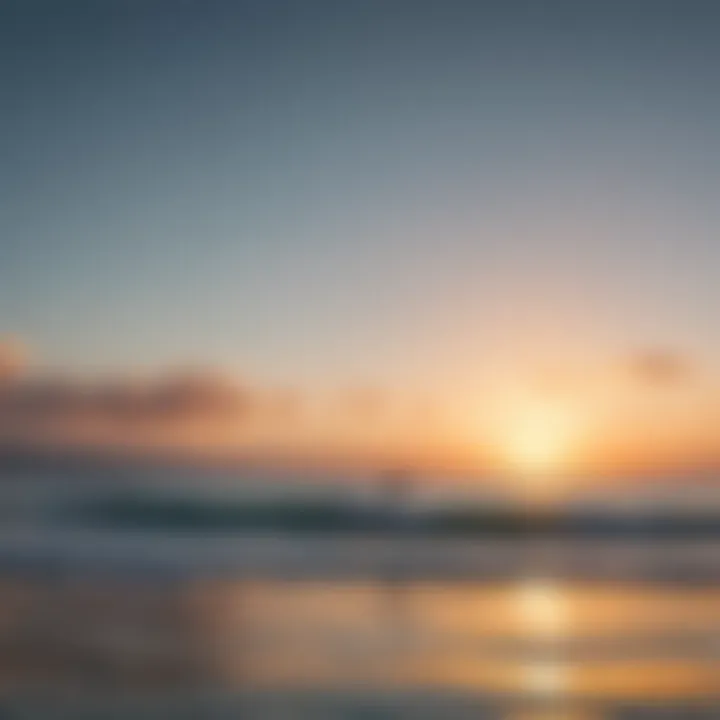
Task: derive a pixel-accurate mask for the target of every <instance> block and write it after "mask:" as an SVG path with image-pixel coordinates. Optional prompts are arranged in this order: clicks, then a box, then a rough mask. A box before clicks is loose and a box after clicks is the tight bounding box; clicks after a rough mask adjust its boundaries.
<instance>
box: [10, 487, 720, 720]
mask: <svg viewBox="0 0 720 720" xmlns="http://www.w3.org/2000/svg"><path fill="white" fill-rule="evenodd" d="M18 488H19V489H18ZM4 492H5V499H6V502H5V503H4V505H3V507H4V509H5V522H4V524H3V526H2V529H1V530H0V602H1V603H2V612H0V688H2V698H3V703H4V705H3V711H4V712H6V713H7V714H8V716H10V717H13V716H18V717H47V718H54V717H88V718H89V717H128V718H129V717H133V718H134V717H148V718H160V717H163V718H164V717H201V718H204V717H217V718H225V717H227V718H230V717H248V718H257V719H258V720H261V719H262V720H265V718H424V717H428V718H429V717H436V718H448V719H449V718H453V717H458V718H465V717H468V718H469V717H473V718H483V717H487V718H515V719H516V720H522V719H523V718H524V719H526V720H530V718H536V720H540V719H541V718H545V720H562V719H563V718H598V719H601V718H633V717H637V718H671V717H672V718H701V717H704V718H718V717H720V582H719V581H720V568H719V567H718V558H720V540H717V541H716V540H714V539H713V538H705V539H684V540H683V539H672V540H671V539H665V540H661V539H642V538H633V539H627V538H625V539H604V540H599V539H588V538H585V539H582V540H580V539H572V538H567V537H565V538H562V539H537V538H535V539H533V538H525V539H518V538H512V537H507V536H505V537H502V538H492V537H454V536H440V537H438V536H435V537H427V536H423V535H422V534H407V533H398V534H390V535H388V534H374V533H372V532H364V533H355V534H342V533H341V534H336V533H328V532H322V533H313V532H307V531H305V532H303V533H300V534H298V533H293V532H287V531H278V530H277V529H267V528H265V529H259V530H258V529H253V530H248V529H234V530H233V529H227V528H223V529H222V530H221V531H217V532H206V531H204V532H200V531H198V530H197V529H188V528H187V527H183V528H178V527H177V526H174V527H171V528H167V527H163V526H162V525H158V526H154V527H149V526H147V525H145V526H143V527H126V526H114V525H110V526H102V525H100V526H99V525H98V524H97V523H83V522H79V521H78V520H77V517H78V516H75V515H73V514H72V513H71V514H68V513H67V512H65V510H67V508H68V507H74V506H76V505H77V503H78V502H81V501H84V499H86V498H87V497H88V496H89V495H92V493H91V492H90V491H89V490H88V486H87V485H86V484H85V483H82V484H80V485H78V486H76V487H75V488H74V489H73V490H72V491H70V489H69V485H64V486H63V485H60V486H58V485H54V486H50V487H48V486H47V485H46V484H45V483H38V484H35V485H34V486H33V485H32V484H30V483H26V484H24V485H23V484H19V485H18V484H13V483H7V484H6V485H5V491H4ZM217 492H218V491H217V488H215V489H214V490H213V493H214V494H215V497H217ZM193 493H195V495H193V497H195V498H197V499H198V502H201V501H202V499H203V498H205V497H206V495H205V494H204V493H203V491H202V486H201V485H198V486H195V487H194V488H193ZM233 493H237V491H236V490H233ZM284 497H287V496H284ZM228 502H229V500H228ZM59 510H62V512H60V511H59ZM80 517H82V516H80Z"/></svg>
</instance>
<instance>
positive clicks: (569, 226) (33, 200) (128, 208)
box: [0, 0, 720, 467]
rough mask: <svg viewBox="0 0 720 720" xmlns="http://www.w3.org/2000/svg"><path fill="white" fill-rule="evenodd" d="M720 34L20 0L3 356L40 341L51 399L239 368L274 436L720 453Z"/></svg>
mask: <svg viewBox="0 0 720 720" xmlns="http://www.w3.org/2000/svg"><path fill="white" fill-rule="evenodd" d="M719 27H720V8H719V7H718V6H717V3H715V2H713V1H712V0H706V1H705V0H602V1H601V0H580V1H578V0H484V1H478V0H473V1H471V0H467V1H462V0H443V2H440V1H439V0H433V1H429V0H344V1H343V2H337V0H304V2H297V1H296V0H226V1H221V0H142V2H141V1H140V0H103V1H102V2H97V0H84V1H82V2H81V1H79V0H65V1H64V2H62V3H58V2H56V1H54V0H6V1H5V2H3V3H2V5H1V6H0V58H1V62H0V87H2V93H3V112H2V114H0V157H2V162H1V163H0V238H2V240H1V242H2V255H1V261H0V309H1V314H0V334H2V335H3V336H4V337H6V338H8V340H7V341H6V342H5V345H4V346H3V347H5V348H6V350H5V351H4V353H0V368H1V367H2V365H3V362H2V358H3V356H7V358H8V363H9V365H12V366H13V367H14V362H10V361H12V360H13V358H15V357H16V355H17V354H18V350H17V348H18V347H27V348H28V351H27V352H28V355H29V357H30V359H31V361H30V362H29V368H30V369H31V371H30V374H31V376H32V377H31V379H30V380H28V379H24V380H23V381H22V382H21V381H19V380H15V379H13V382H12V385H13V386H15V385H22V386H23V387H22V389H18V388H15V390H13V392H15V393H16V394H19V395H22V396H23V397H24V396H26V395H31V396H32V397H34V398H37V396H38V395H42V393H43V392H45V391H46V390H47V386H48V385H50V386H52V389H53V392H55V395H57V394H58V392H57V390H58V388H57V387H55V386H56V385H58V384H59V383H60V382H61V381H60V380H58V379H57V378H58V377H60V376H62V378H64V379H63V380H62V382H63V383H64V387H65V390H64V392H65V395H66V396H68V395H69V396H73V393H75V394H76V395H80V396H82V397H83V398H86V396H87V395H88V394H92V393H89V391H88V389H87V387H86V386H87V383H89V382H90V378H92V379H93V381H94V382H98V381H97V378H98V377H102V378H108V377H111V378H112V380H108V379H103V380H100V381H99V382H100V384H101V385H102V384H103V383H105V385H104V386H103V388H101V390H97V389H96V390H94V391H93V392H95V391H97V393H99V394H101V395H103V393H105V394H107V392H106V390H107V387H106V386H107V385H111V386H112V393H110V394H111V395H112V394H113V393H115V394H114V395H113V397H116V396H117V395H118V394H122V393H121V390H120V389H119V388H120V387H121V386H122V387H123V388H126V385H127V382H128V380H127V378H128V377H132V378H135V377H137V376H139V375H142V376H146V375H151V376H152V378H153V379H152V380H148V381H147V382H148V383H149V384H150V385H152V389H151V390H147V392H148V393H149V394H150V395H151V396H152V397H153V398H155V396H154V395H153V393H154V392H156V390H157V387H156V386H157V385H160V386H162V387H163V388H165V384H166V383H167V382H169V381H168V380H167V378H166V377H165V376H166V375H167V374H168V373H170V372H171V371H172V373H176V372H179V371H178V370H177V369H178V368H179V369H180V370H182V371H183V372H186V370H185V369H187V368H193V369H196V368H202V373H204V374H203V379H202V381H201V382H199V385H201V386H202V388H203V390H202V391H201V392H200V393H199V395H203V393H204V392H206V390H207V387H206V385H210V386H212V387H213V389H212V390H211V391H210V392H209V394H210V395H213V393H215V391H216V389H217V388H215V385H216V384H217V383H219V384H220V385H222V386H223V388H224V387H225V386H226V384H227V383H226V381H225V379H224V378H225V376H226V375H230V376H233V377H236V378H238V382H239V383H240V385H242V387H243V389H244V390H243V392H249V394H251V395H252V396H253V398H255V400H254V404H253V403H251V405H253V407H255V405H257V404H259V405H261V406H262V407H264V408H266V411H265V415H264V417H265V419H264V420H263V423H264V424H263V423H261V424H263V428H264V429H263V430H262V431H260V430H256V431H255V434H254V435H253V434H252V433H250V434H248V435H247V437H250V436H252V437H253V438H256V439H257V437H259V435H262V436H263V437H266V438H267V437H271V436H272V437H273V438H274V440H273V442H274V443H276V444H282V443H283V442H285V441H286V440H287V439H288V438H289V437H290V435H293V437H294V438H295V441H297V442H300V440H298V438H299V437H300V436H303V438H304V440H303V442H306V443H308V442H310V441H309V439H308V438H310V437H311V436H312V437H313V438H314V439H315V440H314V441H315V442H316V443H318V444H322V443H326V444H328V445H333V443H334V444H335V445H336V446H337V447H340V446H342V445H343V443H342V442H340V441H339V440H338V437H335V436H333V437H334V439H333V440H332V441H331V440H330V439H329V435H328V433H327V426H333V428H334V429H337V427H339V426H338V422H339V421H338V418H341V419H342V422H340V425H342V427H344V430H343V431H342V432H341V433H340V434H341V435H342V434H343V433H344V434H345V435H344V436H343V437H344V441H347V440H348V437H360V435H362V436H363V438H364V441H363V442H365V443H370V444H373V443H375V445H376V446H378V447H379V446H380V445H383V443H385V445H384V446H383V447H385V446H387V444H388V443H390V444H393V443H395V446H397V447H400V446H403V447H404V448H406V449H407V448H410V447H411V446H412V448H414V449H413V450H407V452H408V453H410V454H411V455H412V453H413V452H415V453H416V454H417V453H418V452H419V446H423V447H424V448H425V449H427V447H428V445H432V444H433V442H435V443H436V444H437V443H439V444H442V445H443V447H444V448H445V450H444V451H443V452H444V453H445V455H446V456H449V455H450V454H452V452H454V451H452V450H451V449H450V448H451V447H452V448H456V454H457V455H458V456H460V455H462V456H463V457H464V458H466V460H468V462H469V463H470V465H472V464H473V462H475V463H476V465H477V466H478V467H481V466H483V465H484V464H487V452H486V450H487V448H492V447H496V446H507V448H506V449H507V451H508V452H509V453H510V454H511V455H512V454H514V456H515V459H516V460H519V459H521V458H522V457H523V456H526V457H527V460H528V462H529V463H530V464H532V463H533V462H537V463H540V462H541V460H542V457H543V456H545V455H547V456H548V458H549V457H550V456H551V455H553V454H562V452H561V450H560V446H561V445H565V446H567V447H568V448H570V447H571V446H572V445H573V442H575V444H576V445H578V447H579V442H580V441H579V440H575V441H573V440H571V436H573V435H580V434H584V435H585V436H586V437H585V442H586V444H588V447H589V448H590V447H591V449H586V450H585V451H584V452H585V457H586V459H587V458H590V457H592V458H593V459H594V461H595V462H600V461H601V460H603V459H607V458H610V457H613V458H616V459H617V458H620V457H622V458H625V459H626V460H627V461H628V462H630V459H632V461H633V462H636V463H638V464H640V465H642V464H643V462H644V461H647V462H646V464H647V463H648V462H650V461H651V460H652V461H653V462H657V461H660V460H662V457H664V456H663V452H659V451H661V450H665V449H667V447H668V443H670V444H671V445H673V443H674V445H673V448H674V449H673V451H672V452H670V451H669V450H668V453H669V455H668V459H667V463H669V464H672V463H675V464H678V463H680V465H682V464H683V463H685V464H686V465H688V466H689V465H697V464H698V463H705V462H710V461H714V456H712V452H713V451H712V448H713V447H714V446H718V447H720V445H719V444H718V441H720V438H719V437H715V436H714V435H713V434H712V432H713V431H712V429H711V427H710V426H711V425H712V423H713V422H716V421H717V419H718V416H720V324H718V322H717V320H718V310H717V308H719V307H720V283H717V282H716V275H717V268H718V267H720V243H719V242H718V240H717V237H716V234H717V227H718V224H719V223H718V221H719V220H720V203H718V202H717V188H718V187H720V144H719V143H718V142H717V137H716V135H717V128H718V127H720V96H718V93H717V92H716V88H717V74H718V70H717V68H719V67H720V42H718V40H720V38H719V37H718V35H720V30H718V28H719ZM23 353H24V351H23ZM193 372H194V370H193ZM218 374H221V375H222V377H223V380H222V381H218V379H217V378H218ZM0 375H1V373H0ZM70 376H71V377H72V378H73V379H72V381H70V380H67V377H70ZM158 377H159V378H160V379H158ZM13 378H15V375H14V374H13ZM48 378H54V379H48ZM119 378H120V379H119ZM173 378H174V380H173V381H172V382H171V383H170V384H171V385H173V383H176V385H178V384H179V385H180V386H181V387H182V388H183V390H182V391H180V392H179V394H180V395H181V396H183V397H184V394H183V393H184V392H185V390H186V388H187V386H190V387H191V388H192V390H191V391H190V393H189V394H190V395H192V396H193V398H194V400H193V401H190V402H189V405H190V406H193V403H194V401H195V399H196V396H195V395H193V393H196V394H197V393H198V391H197V386H198V382H197V378H196V377H194V376H193V378H191V379H190V380H188V376H187V372H186V374H185V375H183V376H182V378H181V379H180V380H178V378H177V377H175V375H173ZM209 378H211V379H209ZM53 383H55V385H53ZM176 385H173V388H175V389H176ZM38 386H40V387H38ZM68 386H72V388H73V389H70V390H69V389H68ZM248 386H252V391H251V392H250V391H249V390H248ZM42 388H45V390H42ZM163 391H166V388H165V390H163ZM173 392H175V390H174V391H173ZM60 394H62V393H60ZM170 394H171V395H172V393H170ZM258 396H261V398H262V399H261V400H258V399H257V397H258ZM103 397H104V395H103ZM35 402H36V405H35V406H34V407H35V408H36V409H35V410H33V411H32V412H33V413H35V415H34V416H33V418H34V419H33V420H32V422H31V423H30V425H29V428H30V429H29V430H28V432H32V433H34V434H35V435H41V434H43V433H45V432H46V429H42V430H41V429H39V428H38V425H37V423H38V417H37V416H38V415H39V416H40V419H41V420H42V423H41V424H42V426H43V428H45V423H46V422H47V419H46V415H47V412H48V411H47V409H46V408H45V409H42V410H37V405H38V403H37V401H35ZM104 402H105V401H104V400H103V401H99V400H98V401H97V403H96V404H97V407H95V408H94V409H93V410H92V413H97V412H101V413H106V412H110V414H112V413H113V412H115V410H116V406H113V407H114V408H115V410H112V411H108V410H107V407H106V405H105V404H104ZM143 402H145V403H146V404H149V405H153V402H155V400H148V399H147V398H146V399H145V400H144V401H143ZM202 402H205V401H204V400H203V401H202ZM202 402H201V403H200V404H201V405H202ZM23 403H25V404H23ZM54 403H55V404H54V405H53V407H57V405H58V402H57V399H55V400H54ZM73 403H75V401H74V400H73V401H71V402H70V403H69V404H70V405H73ZM6 404H8V406H9V407H10V408H11V409H10V410H6V411H5V413H6V414H7V415H8V417H9V420H8V423H9V424H10V425H13V424H16V415H15V413H17V412H18V410H17V407H18V404H19V405H21V406H23V407H26V405H27V400H18V398H17V397H15V398H14V399H13V400H12V401H7V403H6ZM31 404H32V403H31ZM51 404H52V403H51ZM78 404H80V405H81V404H82V403H75V405H78ZM130 404H132V403H130ZM141 404H142V403H141ZM181 404H182V403H181ZM210 404H212V403H210ZM220 404H221V405H222V403H220ZM241 404H243V407H246V404H244V403H241ZM39 405H41V406H42V405H43V403H39ZM60 405H61V406H62V403H60ZM111 405H112V403H111ZM43 407H44V406H43ZM83 407H84V408H85V409H84V410H83V412H88V410H87V407H85V406H83ZM143 407H145V406H143ZM153 407H154V406H153ZM98 408H100V409H98ZM267 408H275V410H277V412H275V411H272V412H270V411H269V410H267ZM278 408H280V410H278ZM298 408H302V410H301V411H300V410H298ZM308 408H309V409H308ZM318 408H320V409H318ZM322 408H324V410H323V409H322ZM126 410H127V408H126ZM126 410H124V411H123V412H125V415H124V416H123V423H125V425H130V426H132V427H136V425H135V424H134V423H135V416H134V415H132V413H130V416H132V417H131V418H130V419H128V417H129V416H128V414H127V412H126ZM2 412H3V411H2V409H0V425H2V422H3V420H2ZM24 412H25V413H26V415H27V413H28V412H29V411H27V410H25V411H24ZM54 412H55V414H56V416H57V417H56V419H55V420H54V422H57V423H59V424H60V425H61V426H62V427H63V428H67V427H69V426H72V425H73V423H74V422H75V420H74V419H72V418H75V415H74V414H73V413H77V412H78V410H77V407H75V406H74V405H73V408H71V409H69V410H68V411H67V412H68V414H67V415H65V414H63V412H65V411H62V412H58V411H57V410H55V411H54ZM143 412H144V411H143ZM223 412H224V411H223ZM303 412H304V413H305V414H306V415H307V416H308V417H312V418H314V419H312V421H311V420H308V419H307V418H306V420H305V421H304V422H305V426H306V429H305V430H303V431H300V430H298V427H297V425H298V422H300V421H298V420H297V417H296V415H298V414H300V415H302V414H303ZM92 413H91V414H92ZM323 413H324V415H323ZM31 414H32V413H31ZM261 414H262V413H261ZM278 415H279V416H282V422H279V424H278V420H277V416H278ZM320 415H322V417H324V418H325V419H324V420H322V419H318V417H319V416H320ZM290 416H293V417H294V418H295V425H293V423H292V422H290ZM93 417H94V415H93ZM270 417H272V418H273V419H269V418H270ZM658 418H662V421H660V420H658ZM381 420H382V421H381ZM83 422H84V423H85V422H87V421H86V420H84V421H83ZM93 422H94V421H93ZM323 423H324V426H325V430H324V431H323V432H324V433H325V434H324V435H323V434H322V433H321V432H320V430H318V428H319V427H320V426H323ZM343 423H344V424H343ZM90 424H91V425H92V424H93V423H92V422H90ZM300 424H302V422H300ZM125 425H123V428H125ZM291 425H292V426H293V427H294V428H295V429H294V430H292V432H290V430H288V427H289V426H291ZM309 425H312V426H313V428H314V429H313V430H312V432H311V431H309V430H307V426H309ZM391 426H392V427H391ZM618 428H625V429H624V430H622V431H620V430H618ZM608 429H615V430H617V432H616V433H615V435H616V437H615V436H614V435H613V434H612V433H610V434H608ZM63 432H64V431H63ZM113 432H114V433H119V434H120V435H122V436H123V437H124V434H125V433H126V432H127V429H122V430H117V428H116V429H115V430H113ZM188 432H189V431H188ZM213 432H215V431H214V430H213ZM258 433H259V435H258ZM288 433H289V434H288ZM393 433H394V434H393ZM633 433H634V434H633ZM62 434H63V433H61V435H62ZM200 434H201V435H202V433H200ZM221 434H222V433H221ZM190 435H192V437H197V436H198V433H197V431H196V430H193V431H192V432H191V433H190ZM208 435H212V433H210V432H209V433H208ZM222 435H223V437H225V434H222ZM336 435H337V433H336ZM371 435H372V436H373V437H372V438H370V436H371ZM230 436H231V437H234V436H233V435H232V433H230ZM321 436H322V440H321ZM345 436H347V437H345ZM391 436H392V437H393V438H394V439H393V440H392V442H391V441H389V440H388V438H389V437H391ZM243 437H244V438H245V439H244V440H243V442H246V439H247V438H246V436H243ZM440 439H441V441H440ZM183 442H185V441H183ZM227 442H230V444H232V442H231V441H227ZM603 443H605V444H603ZM351 444H352V443H351ZM555 445H556V446H558V447H557V448H556V449H555V451H553V446H555ZM458 448H461V449H458ZM473 448H476V450H477V451H475V450H473ZM386 449H387V448H386ZM563 452H567V449H566V451H563ZM670 455H672V458H671V457H670ZM650 456H652V458H651V457H650ZM711 456H712V457H711ZM473 458H475V459H474V460H473ZM658 458H660V460H658ZM662 462H665V461H664V460H662ZM601 464H602V463H601ZM610 464H612V463H610ZM650 464H652V463H650Z"/></svg>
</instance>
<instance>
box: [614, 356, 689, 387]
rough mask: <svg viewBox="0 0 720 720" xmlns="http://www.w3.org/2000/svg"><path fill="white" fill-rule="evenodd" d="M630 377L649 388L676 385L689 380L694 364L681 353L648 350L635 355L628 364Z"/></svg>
mask: <svg viewBox="0 0 720 720" xmlns="http://www.w3.org/2000/svg"><path fill="white" fill-rule="evenodd" d="M628 369H629V371H630V373H631V375H632V377H633V378H634V379H635V380H637V381H638V382H640V383H643V384H644V385H646V386H650V387H664V386H670V385H677V384H680V383H684V382H687V381H688V380H690V379H691V378H692V377H693V375H694V372H695V368H694V364H693V362H692V361H691V359H690V358H688V357H687V356H686V355H684V354H683V353H680V352H677V351H675V350H669V349H661V348H655V349H649V350H643V351H641V352H638V353H636V354H635V355H634V356H633V357H632V358H631V359H630V362H629V368H628Z"/></svg>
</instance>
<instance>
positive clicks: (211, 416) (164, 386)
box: [0, 370, 266, 445]
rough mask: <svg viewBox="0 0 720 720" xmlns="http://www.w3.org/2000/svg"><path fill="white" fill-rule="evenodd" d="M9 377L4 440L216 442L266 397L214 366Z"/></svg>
mask: <svg viewBox="0 0 720 720" xmlns="http://www.w3.org/2000/svg"><path fill="white" fill-rule="evenodd" d="M4 377H5V378H6V381H5V382H4V383H3V384H2V385H0V441H4V442H24V443H28V442H29V443H32V444H37V445H42V444H43V443H46V442H53V443H56V442H58V441H59V442H71V443H84V442H88V443H94V442H106V443H117V444H127V443H131V444H132V443H142V444H147V443H152V442H154V441H160V440H162V441H167V440H170V439H172V438H176V439H178V440H181V439H182V440H183V441H187V440H188V439H189V440H192V439H193V438H198V439H203V438H204V439H206V440H207V441H208V442H211V441H212V440H213V438H222V437H229V436H230V437H232V436H233V435H232V433H237V432H241V431H242V430H243V428H246V427H247V426H249V425H250V424H252V423H253V422H256V421H257V419H258V418H259V417H262V413H263V412H264V407H265V404H266V402H265V394H264V393H263V392H261V391H260V390H258V389H250V388H249V387H246V386H244V385H241V384H239V383H237V382H236V381H234V380H232V379H230V378H228V377H227V376H225V375H222V374H220V373H217V372H215V371H212V370H201V371H181V372H180V371H176V372H166V373H163V374H161V375H158V376H156V377H153V378H148V379H145V380H129V379H123V378H106V379H101V380H94V381H88V380H82V379H71V378H64V377H52V376H44V377H37V376H33V377H28V378H24V377H21V376H19V375H13V374H9V373H6V375H5V376H4ZM231 431H232V432H231Z"/></svg>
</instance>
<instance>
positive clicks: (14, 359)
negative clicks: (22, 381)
mask: <svg viewBox="0 0 720 720" xmlns="http://www.w3.org/2000/svg"><path fill="white" fill-rule="evenodd" d="M27 364H28V353H27V350H26V348H25V347H24V346H23V345H22V344H21V343H20V342H18V341H17V340H10V339H5V340H3V339H0V383H6V382H8V381H12V380H15V379H16V378H17V377H19V376H20V375H21V374H22V373H23V371H24V370H25V368H26V367H27Z"/></svg>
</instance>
